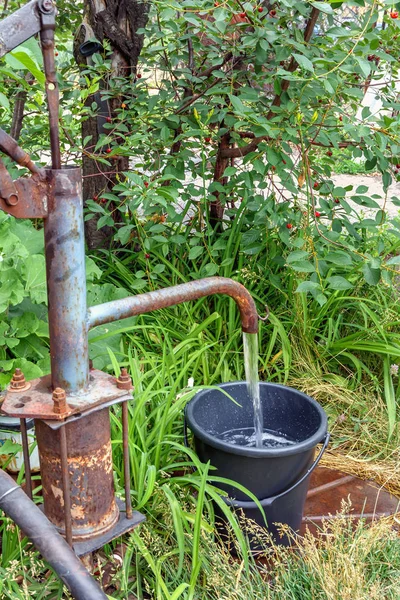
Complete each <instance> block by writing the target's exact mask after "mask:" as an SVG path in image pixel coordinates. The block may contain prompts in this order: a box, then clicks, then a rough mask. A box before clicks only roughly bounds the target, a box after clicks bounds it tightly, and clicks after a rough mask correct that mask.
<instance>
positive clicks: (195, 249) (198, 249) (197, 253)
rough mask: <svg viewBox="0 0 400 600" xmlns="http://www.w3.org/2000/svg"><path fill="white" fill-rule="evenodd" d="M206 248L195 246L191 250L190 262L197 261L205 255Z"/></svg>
mask: <svg viewBox="0 0 400 600" xmlns="http://www.w3.org/2000/svg"><path fill="white" fill-rule="evenodd" d="M203 252H204V247H203V246H193V248H190V250H189V258H190V260H195V259H196V258H197V257H198V256H200V254H203Z"/></svg>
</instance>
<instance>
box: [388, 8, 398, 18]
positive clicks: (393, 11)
mask: <svg viewBox="0 0 400 600" xmlns="http://www.w3.org/2000/svg"><path fill="white" fill-rule="evenodd" d="M398 17H399V13H398V12H397V10H392V11H391V13H390V18H391V19H397V18H398Z"/></svg>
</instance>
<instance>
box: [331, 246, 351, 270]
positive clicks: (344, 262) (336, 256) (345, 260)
mask: <svg viewBox="0 0 400 600" xmlns="http://www.w3.org/2000/svg"><path fill="white" fill-rule="evenodd" d="M324 260H327V261H328V262H331V263H333V264H335V265H338V266H339V267H340V266H350V265H351V264H352V263H353V261H352V259H351V256H350V255H349V254H347V253H346V252H342V251H341V250H337V251H336V252H329V253H328V254H327V255H326V256H325V257H324Z"/></svg>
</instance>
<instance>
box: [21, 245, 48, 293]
mask: <svg viewBox="0 0 400 600" xmlns="http://www.w3.org/2000/svg"><path fill="white" fill-rule="evenodd" d="M25 276H26V283H25V291H27V292H28V293H29V295H30V297H31V299H32V301H33V302H36V303H37V304H41V303H45V302H46V301H47V288H46V263H45V259H44V256H42V255H41V254H35V255H33V256H28V258H27V259H26V260H25Z"/></svg>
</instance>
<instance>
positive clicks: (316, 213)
mask: <svg viewBox="0 0 400 600" xmlns="http://www.w3.org/2000/svg"><path fill="white" fill-rule="evenodd" d="M314 215H315V216H316V217H317V219H319V217H320V216H321V213H320V212H318V211H317V210H316V211H315V213H314Z"/></svg>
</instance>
